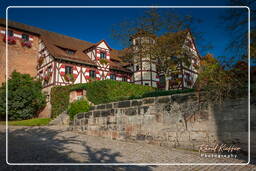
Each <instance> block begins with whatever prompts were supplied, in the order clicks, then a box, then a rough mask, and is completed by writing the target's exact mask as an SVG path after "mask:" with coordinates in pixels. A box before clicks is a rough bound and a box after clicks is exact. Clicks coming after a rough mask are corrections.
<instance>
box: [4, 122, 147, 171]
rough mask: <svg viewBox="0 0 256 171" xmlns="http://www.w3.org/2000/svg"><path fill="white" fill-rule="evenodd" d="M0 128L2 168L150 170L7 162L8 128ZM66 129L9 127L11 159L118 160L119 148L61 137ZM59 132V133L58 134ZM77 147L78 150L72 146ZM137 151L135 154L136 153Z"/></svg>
mask: <svg viewBox="0 0 256 171" xmlns="http://www.w3.org/2000/svg"><path fill="white" fill-rule="evenodd" d="M2 127H4V126H1V128H0V129H1V131H0V144H1V146H0V157H1V163H0V164H1V165H0V170H5V169H10V170H13V169H14V170H15V169H17V168H19V169H18V170H28V169H29V170H31V169H33V170H54V171H56V170H61V171H63V170H84V169H85V170H107V171H108V170H122V171H126V170H142V171H151V170H152V169H151V168H150V167H148V166H36V165H34V166H8V165H7V164H6V163H5V132H3V128H2ZM63 131H65V130H56V129H49V128H47V127H40V128H39V127H35V128H33V127H30V128H29V127H23V128H19V129H14V130H13V129H11V130H9V135H8V150H9V151H8V162H9V163H119V162H118V160H117V157H121V156H122V154H121V153H119V152H115V153H114V152H112V151H111V149H107V148H102V149H96V150H95V149H93V148H92V147H90V146H88V145H87V144H86V143H85V142H84V143H82V142H81V141H79V139H78V138H77V136H70V137H67V136H65V137H62V136H60V135H58V134H60V133H62V132H63ZM57 135H58V136H57ZM74 148H76V150H73V149H74ZM134 155H136V154H134Z"/></svg>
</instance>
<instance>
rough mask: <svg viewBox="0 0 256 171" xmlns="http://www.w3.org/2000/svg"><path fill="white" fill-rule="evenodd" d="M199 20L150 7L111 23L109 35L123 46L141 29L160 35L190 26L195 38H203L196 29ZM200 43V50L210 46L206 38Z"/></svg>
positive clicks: (127, 45)
mask: <svg viewBox="0 0 256 171" xmlns="http://www.w3.org/2000/svg"><path fill="white" fill-rule="evenodd" d="M200 22H201V20H199V19H196V18H194V17H192V16H189V15H181V14H179V13H178V12H177V11H175V10H173V9H157V8H151V9H149V10H145V11H144V13H143V15H142V16H140V17H137V18H132V19H126V20H124V21H123V22H120V23H118V24H115V25H113V27H112V32H111V37H112V38H113V39H114V40H116V41H118V42H119V43H120V44H121V45H122V46H123V47H129V46H130V38H131V37H132V36H133V35H134V34H136V33H137V32H139V31H141V30H144V31H145V32H148V33H150V34H154V35H156V36H160V35H163V34H166V33H171V32H178V31H182V30H185V29H188V28H190V29H191V30H193V35H194V36H195V39H196V40H203V34H202V33H201V32H199V31H197V29H196V28H197V26H198V25H197V24H198V23H200ZM203 43H204V44H203ZM201 45H202V46H201V47H203V48H202V49H201V50H209V49H210V48H211V45H210V44H209V42H207V41H206V40H204V41H201Z"/></svg>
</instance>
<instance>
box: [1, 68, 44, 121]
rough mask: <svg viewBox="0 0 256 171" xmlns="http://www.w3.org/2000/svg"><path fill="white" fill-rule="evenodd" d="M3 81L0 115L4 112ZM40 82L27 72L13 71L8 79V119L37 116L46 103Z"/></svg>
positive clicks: (4, 86) (4, 87)
mask: <svg viewBox="0 0 256 171" xmlns="http://www.w3.org/2000/svg"><path fill="white" fill-rule="evenodd" d="M5 89H6V84H5V83H4V84H3V85H2V87H1V88H0V115H3V114H5V110H6V108H5V104H6V102H5V97H6V96H5ZM41 90H42V84H41V82H40V81H38V80H34V79H33V78H32V77H31V76H30V75H28V74H21V73H18V72H16V71H14V72H13V73H12V74H11V77H10V79H9V80H8V118H9V120H23V119H30V118H32V117H35V116H37V114H39V112H40V110H41V109H43V107H44V106H45V104H46V96H45V95H44V94H43V93H42V91H41Z"/></svg>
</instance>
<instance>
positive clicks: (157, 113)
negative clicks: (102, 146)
mask: <svg viewBox="0 0 256 171" xmlns="http://www.w3.org/2000/svg"><path fill="white" fill-rule="evenodd" d="M253 108H255V105H253ZM72 128H73V129H75V130H79V131H83V132H84V133H86V134H88V135H93V136H102V137H108V138H112V139H118V140H131V141H145V142H147V143H152V144H159V145H163V146H170V147H179V148H187V149H198V147H199V146H200V145H202V144H215V143H226V144H228V145H229V144H236V145H237V146H239V147H241V148H242V150H243V151H248V150H247V149H248V100H247V99H246V98H242V99H236V100H227V101H226V102H224V103H223V104H221V105H220V104H211V103H209V102H207V101H206V99H202V97H200V98H199V97H198V96H197V95H196V94H195V93H189V94H179V95H171V96H162V97H153V98H144V99H139V100H126V101H120V102H113V103H108V104H102V105H96V106H93V107H92V108H91V111H89V112H87V113H81V114H78V115H77V116H76V117H75V118H74V121H73V126H72ZM252 131H253V132H255V128H254V130H252ZM252 148H253V149H255V145H252ZM254 151H255V150H254Z"/></svg>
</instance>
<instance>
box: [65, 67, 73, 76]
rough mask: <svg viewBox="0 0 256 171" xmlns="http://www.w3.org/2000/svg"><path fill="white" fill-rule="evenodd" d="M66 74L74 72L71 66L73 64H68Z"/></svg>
mask: <svg viewBox="0 0 256 171" xmlns="http://www.w3.org/2000/svg"><path fill="white" fill-rule="evenodd" d="M65 74H73V71H72V67H71V66H66V67H65Z"/></svg>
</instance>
